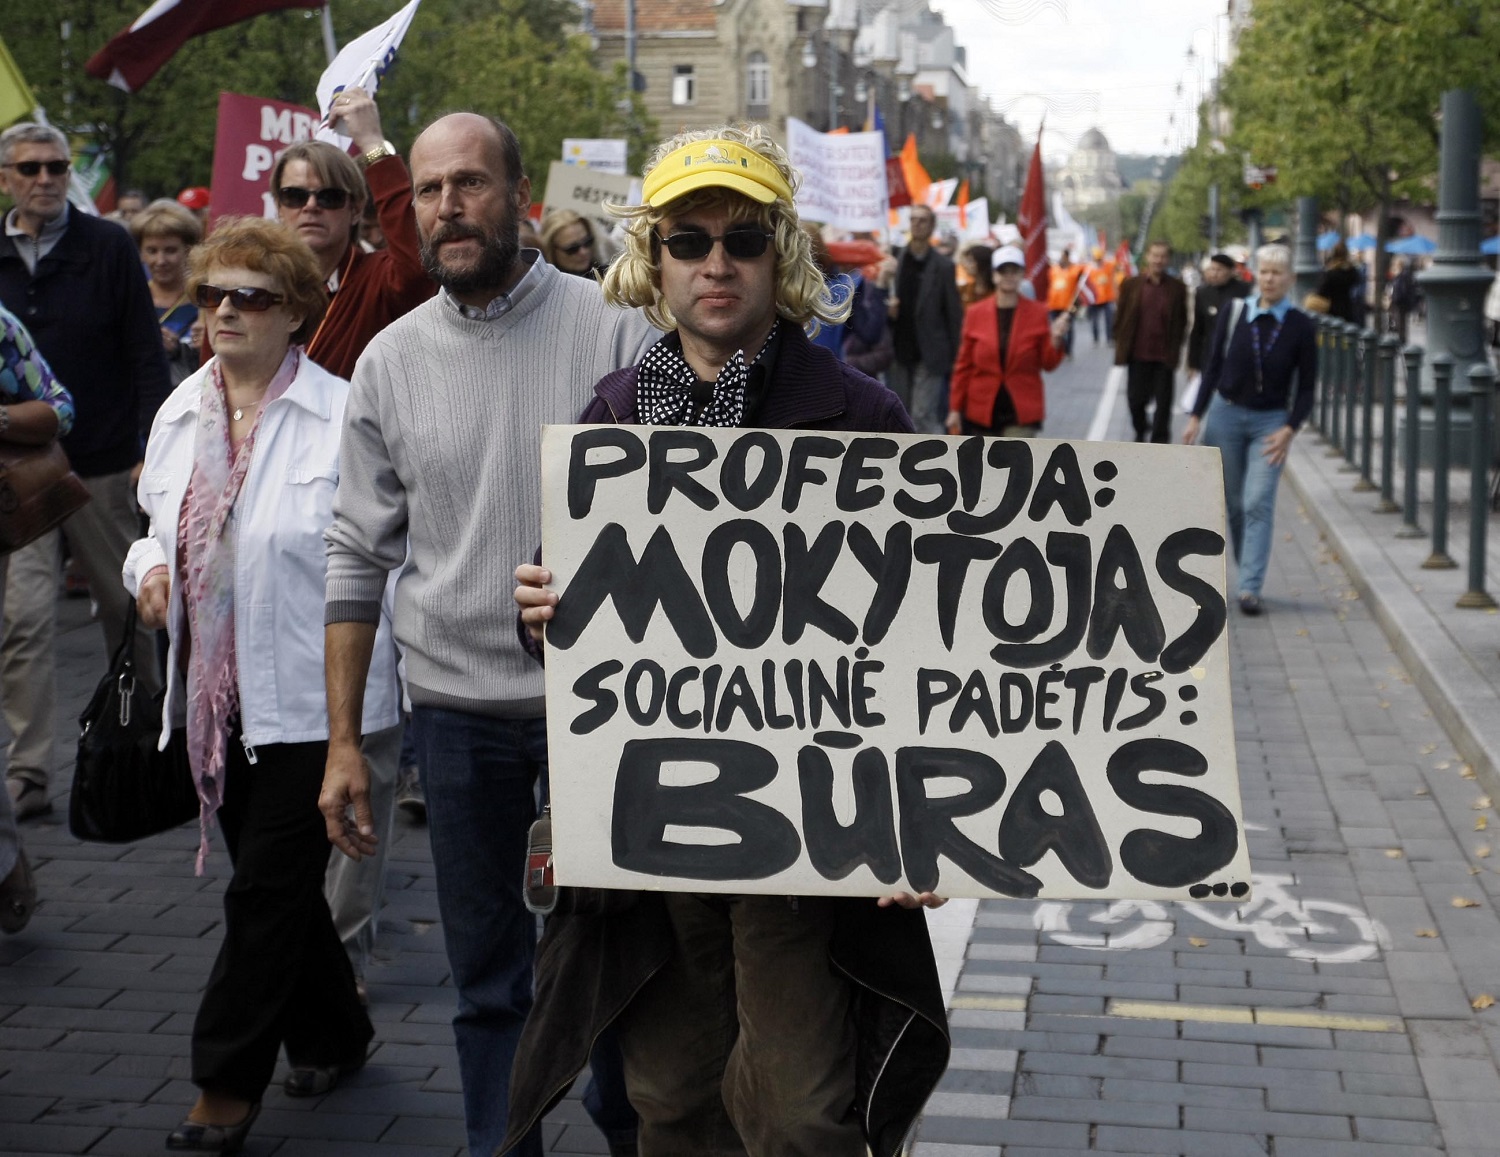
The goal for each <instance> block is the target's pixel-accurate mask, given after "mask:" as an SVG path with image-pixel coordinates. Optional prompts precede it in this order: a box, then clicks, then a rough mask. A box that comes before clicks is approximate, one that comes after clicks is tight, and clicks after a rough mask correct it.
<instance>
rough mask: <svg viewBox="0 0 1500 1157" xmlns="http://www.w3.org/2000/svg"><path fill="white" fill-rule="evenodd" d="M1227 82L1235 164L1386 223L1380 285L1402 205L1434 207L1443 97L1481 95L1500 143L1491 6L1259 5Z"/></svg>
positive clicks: (1499, 42)
mask: <svg viewBox="0 0 1500 1157" xmlns="http://www.w3.org/2000/svg"><path fill="white" fill-rule="evenodd" d="M1252 15H1253V23H1252V24H1251V26H1250V27H1249V28H1248V29H1247V30H1246V32H1245V33H1244V35H1243V36H1242V38H1241V40H1240V45H1239V54H1238V56H1237V57H1236V59H1235V61H1234V64H1233V65H1232V66H1231V67H1230V68H1229V70H1228V71H1227V73H1226V75H1225V78H1224V86H1223V100H1224V103H1225V105H1226V106H1227V107H1228V109H1229V110H1230V112H1231V113H1232V116H1233V123H1234V128H1233V132H1232V133H1231V135H1230V139H1229V141H1228V144H1229V148H1230V151H1231V153H1235V154H1241V153H1248V154H1249V156H1250V157H1251V158H1252V159H1253V160H1254V161H1255V163H1257V164H1261V165H1266V164H1270V165H1275V166H1276V167H1277V168H1278V170H1279V182H1278V187H1279V190H1280V193H1281V194H1282V196H1283V197H1295V196H1301V195H1311V196H1317V197H1319V198H1320V199H1322V200H1323V201H1324V203H1325V204H1326V203H1333V204H1338V205H1340V206H1341V208H1344V209H1346V210H1347V209H1353V208H1358V209H1364V208H1368V207H1375V208H1376V209H1377V210H1378V214H1379V218H1378V219H1379V229H1378V232H1377V236H1378V238H1379V241H1380V242H1381V244H1380V246H1379V247H1378V248H1377V263H1378V264H1377V267H1376V277H1377V283H1379V282H1380V281H1381V280H1382V279H1383V276H1384V263H1385V259H1386V255H1385V251H1384V241H1385V239H1386V237H1387V234H1388V232H1389V219H1390V215H1391V207H1392V205H1393V204H1394V203H1395V201H1396V200H1397V199H1398V198H1400V197H1414V198H1421V199H1430V198H1431V196H1432V194H1433V182H1432V178H1433V174H1434V173H1435V171H1436V169H1437V158H1438V132H1439V126H1438V121H1437V112H1438V108H1439V104H1440V98H1441V95H1442V93H1443V92H1444V91H1445V90H1447V89H1451V88H1468V89H1472V90H1473V91H1474V92H1475V93H1476V94H1477V96H1478V98H1479V101H1480V105H1481V107H1482V109H1483V110H1484V112H1485V114H1486V117H1485V120H1486V124H1487V126H1488V134H1489V144H1491V145H1492V146H1493V145H1495V144H1497V143H1500V69H1497V68H1496V66H1495V62H1496V60H1497V59H1500V5H1497V4H1495V3H1494V2H1493V0H1329V2H1327V3H1322V4H1309V3H1306V2H1305V0H1257V2H1256V4H1255V7H1254V9H1253V14H1252Z"/></svg>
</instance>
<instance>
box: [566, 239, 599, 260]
mask: <svg viewBox="0 0 1500 1157" xmlns="http://www.w3.org/2000/svg"><path fill="white" fill-rule="evenodd" d="M593 247H594V239H593V238H592V237H585V238H584V239H583V240H582V241H575V242H573V244H571V245H562V246H559V247H558V251H559V252H561V253H566V254H567V255H568V256H569V257H572V256H573V254H575V253H577V252H578V251H579V250H580V249H592V248H593Z"/></svg>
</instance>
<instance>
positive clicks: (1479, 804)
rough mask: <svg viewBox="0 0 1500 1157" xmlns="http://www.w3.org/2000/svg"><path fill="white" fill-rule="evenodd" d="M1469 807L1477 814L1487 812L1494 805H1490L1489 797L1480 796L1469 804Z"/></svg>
mask: <svg viewBox="0 0 1500 1157" xmlns="http://www.w3.org/2000/svg"><path fill="white" fill-rule="evenodd" d="M1469 806H1470V807H1471V808H1473V809H1474V810H1475V811H1477V812H1482V811H1486V810H1488V809H1489V808H1491V807H1494V804H1492V803H1490V797H1489V796H1487V795H1482V796H1480V797H1479V798H1478V799H1476V800H1475V801H1474V802H1473V803H1471V804H1470V805H1469Z"/></svg>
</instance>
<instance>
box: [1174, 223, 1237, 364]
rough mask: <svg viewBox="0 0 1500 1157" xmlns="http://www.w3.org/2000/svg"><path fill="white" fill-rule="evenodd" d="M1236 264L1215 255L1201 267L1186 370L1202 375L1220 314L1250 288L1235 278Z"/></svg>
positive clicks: (1225, 257) (1220, 255)
mask: <svg viewBox="0 0 1500 1157" xmlns="http://www.w3.org/2000/svg"><path fill="white" fill-rule="evenodd" d="M1234 266H1235V260H1234V258H1233V257H1231V256H1229V254H1227V253H1215V254H1214V255H1213V256H1212V257H1210V258H1209V259H1208V264H1207V265H1205V266H1204V267H1203V284H1202V285H1200V286H1199V287H1198V288H1197V289H1195V290H1193V328H1192V331H1191V332H1190V333H1189V334H1188V347H1187V368H1188V372H1189V373H1190V374H1201V373H1202V372H1203V367H1204V365H1205V364H1207V362H1208V339H1209V338H1211V337H1212V336H1213V332H1214V326H1215V325H1216V324H1218V320H1219V311H1220V310H1221V309H1223V308H1224V307H1225V306H1226V305H1228V304H1229V303H1230V302H1231V301H1238V300H1240V298H1242V297H1244V296H1245V295H1246V294H1247V293H1248V292H1249V288H1250V287H1249V286H1247V285H1246V284H1245V283H1244V282H1243V281H1241V280H1240V279H1239V278H1237V277H1235V276H1234Z"/></svg>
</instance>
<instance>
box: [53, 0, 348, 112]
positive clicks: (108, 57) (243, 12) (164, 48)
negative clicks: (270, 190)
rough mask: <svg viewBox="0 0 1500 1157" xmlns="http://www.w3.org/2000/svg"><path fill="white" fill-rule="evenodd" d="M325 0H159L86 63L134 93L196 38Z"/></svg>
mask: <svg viewBox="0 0 1500 1157" xmlns="http://www.w3.org/2000/svg"><path fill="white" fill-rule="evenodd" d="M321 7H323V0H156V3H154V4H152V5H151V7H150V8H147V9H146V11H145V12H143V13H141V15H140V16H138V17H136V20H135V23H133V24H132V25H131V26H130V27H129V28H127V29H125V31H123V32H121V33H118V34H117V35H116V36H115V37H114V38H113V39H112V40H111V41H110V42H109V43H108V44H106V45H105V46H104V47H103V48H101V49H100V50H99V51H98V52H96V53H95V54H94V55H93V57H92V58H91V59H90V60H89V62H88V63H87V64H85V65H84V66H83V67H84V71H86V72H87V73H88V74H89V75H90V76H94V77H98V78H99V79H100V80H107V81H109V83H110V84H112V85H114V86H115V87H116V88H123V89H124V90H125V91H126V92H135V91H136V90H137V89H139V88H140V87H141V85H143V84H145V83H146V82H147V81H148V80H150V79H151V78H152V77H153V76H155V75H156V74H157V72H158V70H160V68H161V66H162V65H164V64H166V63H167V61H169V60H171V59H172V55H173V54H174V53H175V52H176V51H177V50H178V49H179V48H181V47H182V46H183V44H185V43H186V42H187V41H189V40H191V39H192V38H193V37H194V36H202V35H203V34H204V33H205V32H213V31H215V30H216V29H219V28H227V27H228V26H229V25H231V24H238V23H239V22H240V21H242V20H249V19H250V18H251V17H252V16H259V15H260V14H261V13H263V12H276V11H279V10H280V9H283V8H321Z"/></svg>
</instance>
